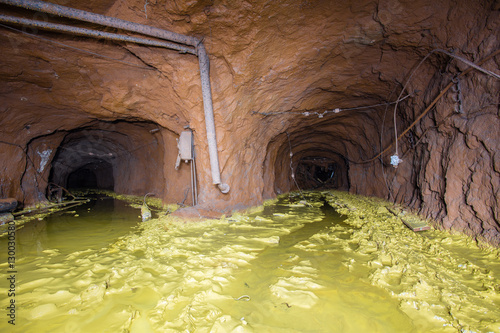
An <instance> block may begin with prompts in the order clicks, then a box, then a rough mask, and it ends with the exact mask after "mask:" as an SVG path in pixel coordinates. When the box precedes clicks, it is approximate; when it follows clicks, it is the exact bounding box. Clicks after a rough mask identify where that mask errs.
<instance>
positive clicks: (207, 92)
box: [196, 43, 229, 193]
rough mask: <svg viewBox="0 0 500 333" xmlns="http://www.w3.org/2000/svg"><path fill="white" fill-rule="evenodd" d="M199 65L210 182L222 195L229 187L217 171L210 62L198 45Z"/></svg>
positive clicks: (217, 155)
mask: <svg viewBox="0 0 500 333" xmlns="http://www.w3.org/2000/svg"><path fill="white" fill-rule="evenodd" d="M196 50H197V52H198V60H199V63H200V77H201V92H202V94H203V110H204V111H205V126H206V128H207V143H208V153H209V155H210V169H211V170H212V182H213V184H214V185H217V186H218V187H219V189H220V191H221V192H222V193H227V192H229V185H227V184H222V182H221V179H220V171H219V152H218V151H217V138H216V137H215V120H214V110H213V106H212V103H207V102H206V101H212V89H211V87H210V61H209V59H208V54H207V51H206V50H205V46H204V45H203V44H202V43H200V44H199V45H198V47H197V48H196Z"/></svg>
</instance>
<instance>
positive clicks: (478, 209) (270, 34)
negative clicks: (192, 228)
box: [0, 0, 500, 246]
mask: <svg viewBox="0 0 500 333" xmlns="http://www.w3.org/2000/svg"><path fill="white" fill-rule="evenodd" d="M54 2H57V3H59V4H63V5H66V6H70V7H74V8H80V9H84V10H90V11H93V12H96V13H101V14H105V15H108V16H114V17H118V18H122V19H126V20H130V21H133V22H137V23H143V24H148V25H151V26H155V27H159V28H164V29H167V30H171V31H175V32H177V33H182V34H186V35H190V36H196V37H198V38H203V43H204V44H205V46H206V48H207V51H208V53H209V55H210V61H211V83H212V93H213V99H214V100H213V102H214V110H215V125H216V131H217V140H218V145H219V147H218V148H219V158H220V169H221V172H222V180H223V182H227V183H228V184H229V185H230V186H231V191H230V192H229V193H228V194H226V195H224V194H221V193H220V192H219V191H218V190H217V188H216V187H215V186H213V185H212V184H211V175H210V164H209V160H208V153H207V144H206V142H205V138H206V133H205V123H204V115H203V104H202V96H201V85H200V77H199V68H198V61H197V58H196V57H195V56H192V55H186V54H179V53H177V52H175V51H170V50H166V49H159V48H154V47H145V46H139V45H132V44H125V43H118V42H110V41H103V40H92V39H89V38H83V37H75V36H70V35H65V34H60V33H55V32H43V31H38V30H33V29H31V28H27V27H24V28H21V30H23V31H25V32H28V33H31V34H32V35H31V36H28V35H24V34H22V33H20V32H19V31H13V30H10V29H7V28H5V27H0V29H1V34H0V43H1V44H0V45H2V46H1V48H2V60H1V62H2V66H0V80H1V81H0V82H1V85H0V100H1V104H0V113H1V115H2V116H1V118H0V123H1V126H0V131H1V132H0V141H1V142H0V156H1V160H0V170H1V179H0V194H1V196H2V197H15V198H17V199H18V200H19V201H20V202H22V203H24V205H33V204H36V203H37V202H39V201H43V200H45V195H46V187H47V184H48V182H56V183H58V184H59V185H63V186H67V185H68V184H69V185H75V184H76V185H82V186H85V185H88V186H97V187H102V188H113V189H114V190H115V191H118V192H121V193H127V194H144V193H146V192H155V193H157V195H159V196H161V197H162V198H163V199H164V200H165V201H177V202H180V201H182V200H183V199H184V198H185V196H186V193H187V192H186V191H188V189H189V186H190V180H189V166H188V165H182V166H181V168H180V170H178V171H176V170H174V163H175V158H176V154H177V153H176V151H177V148H176V143H175V138H177V137H178V135H179V133H180V132H181V131H182V130H183V127H184V126H187V125H189V126H190V128H192V129H193V130H194V135H195V149H196V158H197V171H198V172H197V178H198V185H199V186H198V187H199V202H200V204H201V205H202V206H203V209H209V210H210V209H211V210H220V211H222V210H230V209H234V208H241V207H245V206H249V205H254V204H258V203H260V202H261V201H262V200H263V199H265V198H269V197H273V196H274V195H276V194H277V193H280V192H285V191H289V190H294V189H297V185H298V186H299V187H300V188H302V189H305V188H338V189H343V190H349V191H351V192H353V193H359V194H367V195H374V196H380V197H386V198H390V199H392V200H394V201H396V202H400V203H404V204H406V205H408V206H410V207H413V208H415V209H416V210H418V211H420V212H422V213H423V214H425V215H427V216H429V217H433V218H435V219H436V220H437V221H438V223H439V225H440V226H442V227H443V228H446V229H455V230H459V231H462V232H465V233H467V234H469V235H471V236H474V237H478V238H481V239H484V240H486V241H488V242H489V243H491V244H495V245H497V246H498V245H500V217H499V208H500V193H499V190H500V179H499V177H500V153H499V152H500V149H499V148H500V147H499V145H500V135H499V132H498V129H499V128H500V126H499V125H500V119H499V116H500V110H499V94H498V88H499V86H500V82H499V80H498V79H495V78H493V77H492V76H490V75H487V74H484V73H480V72H478V71H476V70H473V71H471V72H469V73H467V74H465V75H463V76H462V77H460V79H459V83H458V86H459V89H458V90H457V85H454V86H453V87H452V89H449V90H448V91H447V92H446V93H445V94H444V96H443V97H442V98H441V99H440V100H439V101H438V102H437V104H436V106H435V107H434V108H432V110H431V111H430V112H429V113H428V114H427V115H425V116H424V117H423V119H422V120H421V121H419V122H418V123H417V125H416V126H415V127H413V128H412V129H411V130H410V131H409V132H408V133H407V134H406V135H405V136H404V137H403V138H402V139H401V140H400V141H399V146H398V148H399V149H398V153H399V157H400V158H402V159H403V161H404V162H403V163H402V164H401V165H399V167H398V168H397V169H394V168H393V167H392V166H391V165H390V164H389V162H390V155H393V154H394V147H393V148H391V149H390V150H389V151H388V152H386V153H384V154H383V155H382V156H381V157H380V158H376V159H375V160H374V161H372V162H365V161H367V160H370V159H371V158H373V157H375V156H376V155H377V154H378V153H379V152H380V151H381V150H383V149H384V148H385V147H387V146H388V145H389V144H391V143H393V142H394V135H395V134H394V122H393V109H394V104H390V105H387V103H388V102H392V101H395V100H396V99H397V96H398V95H400V93H401V91H402V88H403V86H404V85H406V90H405V91H404V92H402V95H401V96H403V97H405V96H407V95H409V96H408V97H407V98H406V99H404V100H403V101H401V102H400V103H398V106H397V110H396V124H397V129H398V134H399V133H401V131H402V130H403V129H405V128H406V126H408V125H409V124H410V123H412V122H413V121H414V120H415V118H416V117H417V116H419V115H420V114H421V112H422V111H423V110H424V109H425V107H426V106H427V105H429V103H430V102H431V101H432V100H433V99H434V98H435V97H436V96H437V95H438V94H439V93H440V92H441V90H442V89H443V88H444V87H446V86H447V85H448V83H449V82H451V81H452V80H453V79H454V77H455V76H456V75H457V74H458V73H460V72H463V71H465V70H466V69H467V68H468V66H467V65H465V64H464V63H463V62H461V61H459V60H457V59H453V58H451V57H449V56H447V55H445V54H442V53H439V52H434V53H433V54H431V55H430V56H429V57H428V58H427V59H426V60H425V61H424V62H423V63H422V64H421V66H420V67H418V69H417V70H416V71H415V72H413V74H411V73H412V71H413V70H414V69H415V68H416V66H417V65H418V63H419V62H420V61H421V60H422V59H423V58H424V57H425V56H426V55H428V53H429V52H430V51H431V50H434V49H444V50H446V51H451V52H454V54H456V55H457V56H460V57H463V58H465V59H468V60H470V61H474V62H478V61H480V60H481V59H484V58H485V57H487V56H488V55H491V54H492V53H494V52H495V51H497V50H498V49H499V48H500V43H499V41H498V35H499V32H500V26H499V24H500V23H499V22H500V3H499V2H498V1H493V0H489V1H466V0H459V1H451V0H450V1H447V0H445V1H439V2H438V1H430V0H416V1H398V0H379V1H361V0H360V1H347V2H334V1H319V0H318V1H306V0H304V1H272V2H269V1H267V2H264V1H252V2H247V1H208V0H206V1H184V2H181V1H163V0H161V1H160V0H153V1H147V2H144V1H137V0H124V1H90V2H85V3H82V2H77V1H74V0H65V1H54ZM0 10H1V11H2V12H3V13H7V14H9V15H16V16H23V17H27V18H34V19H38V20H45V21H53V22H58V23H65V24H72V25H76V24H78V25H79V26H84V27H91V28H97V29H101V30H106V31H114V30H115V29H110V28H102V27H98V26H96V25H91V24H84V23H76V22H73V21H71V20H63V19H61V18H56V17H50V16H48V15H45V14H40V13H34V12H30V11H25V10H21V9H16V8H12V7H10V6H6V5H1V6H0ZM18 28H19V27H18ZM499 62H500V56H498V55H497V56H494V57H492V58H491V59H489V60H487V61H485V62H484V63H483V64H482V66H483V67H484V68H487V69H488V70H491V71H493V72H495V71H496V72H497V73H498V72H499ZM409 79H410V80H409ZM408 80H409V81H408ZM454 90H455V91H454ZM370 105H378V106H373V107H367V108H360V107H363V106H370ZM336 109H338V110H336ZM325 111H328V112H327V113H324V112H325ZM334 111H338V112H334ZM155 129H158V131H155ZM27 156H28V158H27ZM188 197H190V196H188Z"/></svg>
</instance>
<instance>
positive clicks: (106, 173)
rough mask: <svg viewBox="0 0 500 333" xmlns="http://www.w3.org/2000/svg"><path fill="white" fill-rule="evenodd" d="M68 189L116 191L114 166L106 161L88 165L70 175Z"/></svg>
mask: <svg viewBox="0 0 500 333" xmlns="http://www.w3.org/2000/svg"><path fill="white" fill-rule="evenodd" d="M66 187H67V188H68V189H81V188H90V189H104V190H111V191H113V189H114V178H113V166H112V165H111V164H110V163H108V162H106V161H102V160H100V161H98V162H92V163H88V164H86V165H84V166H82V167H80V168H79V169H76V170H75V171H73V172H71V173H70V174H69V175H68V180H67V185H66Z"/></svg>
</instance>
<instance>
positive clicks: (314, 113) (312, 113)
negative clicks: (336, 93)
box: [252, 94, 412, 118]
mask: <svg viewBox="0 0 500 333" xmlns="http://www.w3.org/2000/svg"><path fill="white" fill-rule="evenodd" d="M410 96H412V94H408V95H406V96H405V97H403V98H401V96H400V99H398V100H397V101H394V102H386V103H379V104H372V105H365V106H356V107H352V108H335V109H333V110H325V111H323V112H319V111H275V112H260V111H252V114H260V115H262V116H265V117H268V116H276V115H280V114H287V115H288V114H294V115H303V116H306V117H307V116H318V118H323V117H324V116H326V115H327V114H330V113H340V112H344V111H355V110H365V109H373V108H376V107H379V106H386V105H392V104H395V103H398V102H401V101H404V100H405V99H407V98H408V97H410Z"/></svg>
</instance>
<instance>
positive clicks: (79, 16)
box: [0, 0, 200, 46]
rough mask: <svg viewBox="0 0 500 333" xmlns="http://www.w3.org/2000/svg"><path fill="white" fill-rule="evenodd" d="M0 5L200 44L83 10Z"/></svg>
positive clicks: (16, 1) (24, 0)
mask: <svg viewBox="0 0 500 333" xmlns="http://www.w3.org/2000/svg"><path fill="white" fill-rule="evenodd" d="M0 3H4V4H7V5H12V6H17V7H22V8H26V9H30V10H35V11H39V12H43V13H47V14H53V15H57V16H63V17H67V18H72V19H75V20H80V21H86V22H91V23H96V24H99V25H103V26H107V27H113V28H118V29H123V30H128V31H134V32H138V33H141V34H144V35H148V36H153V37H157V38H161V39H165V40H169V41H172V42H176V43H180V44H184V45H191V46H196V45H197V44H198V43H199V42H200V41H199V40H198V39H197V38H195V37H190V36H186V35H181V34H178V33H175V32H172V31H167V30H163V29H159V28H154V27H151V26H149V25H144V24H139V23H133V22H130V21H125V20H121V19H118V18H115V17H110V16H105V15H100V14H95V13H91V12H87V11H84V10H80V9H75V8H70V7H65V6H60V5H56V4H53V3H49V2H45V1H40V0H0Z"/></svg>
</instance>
